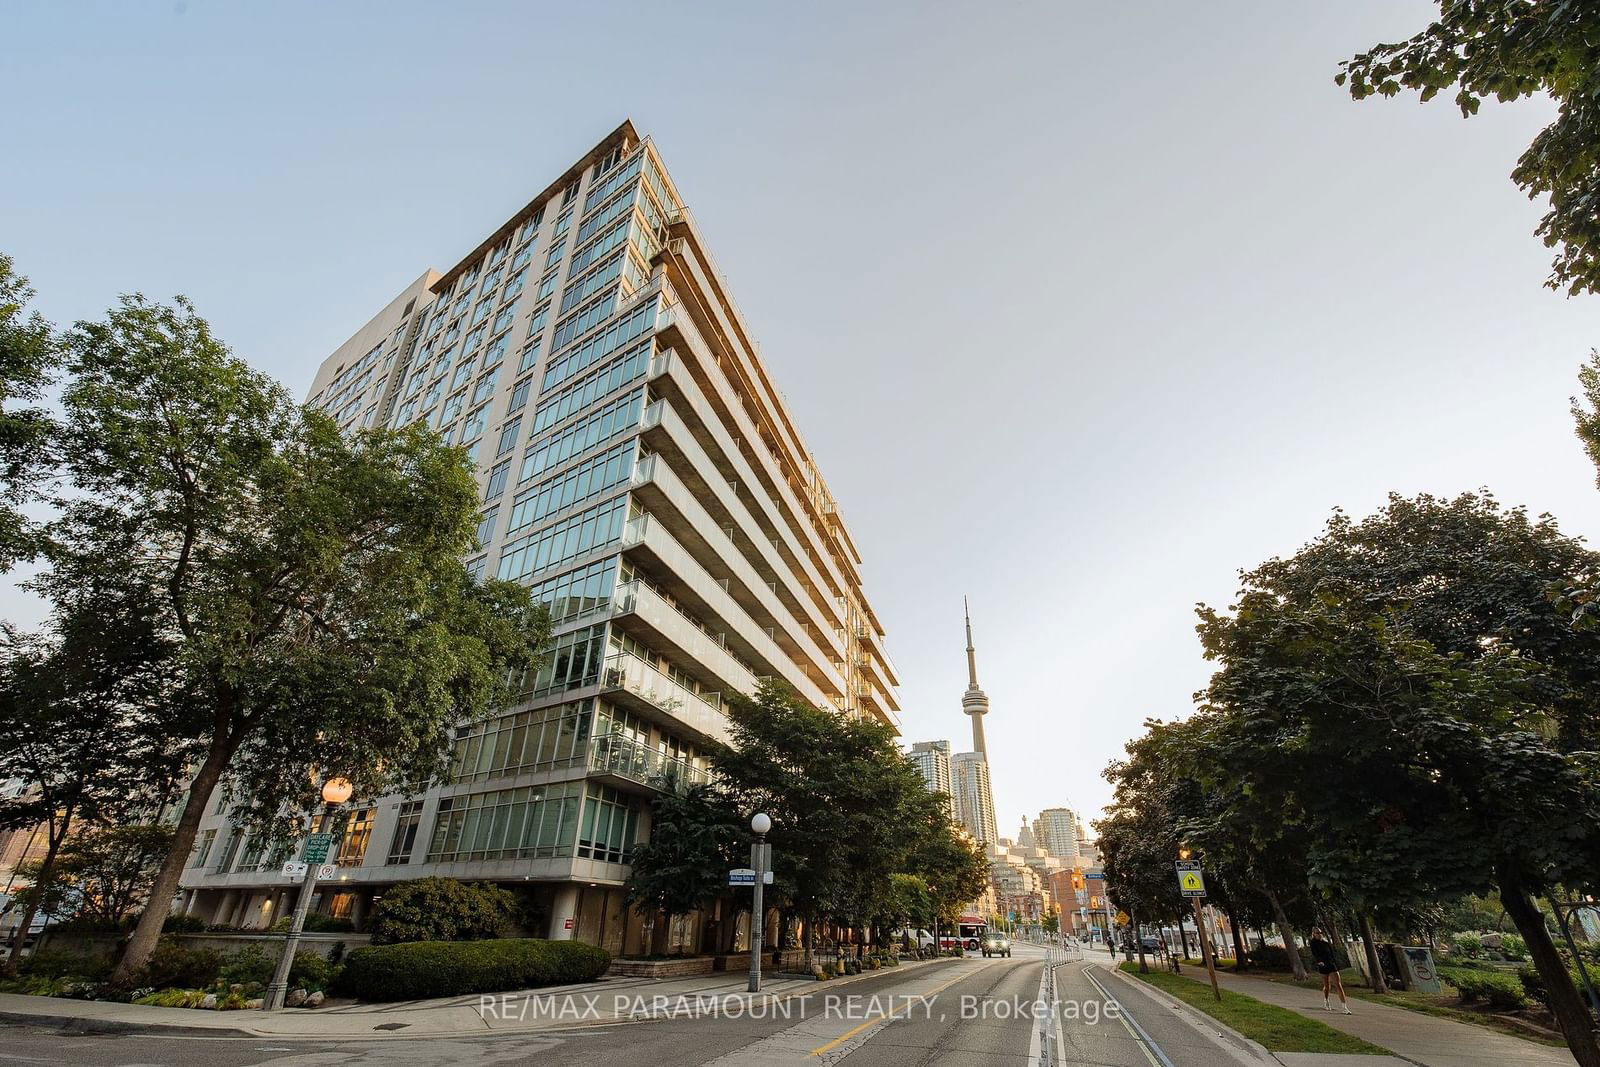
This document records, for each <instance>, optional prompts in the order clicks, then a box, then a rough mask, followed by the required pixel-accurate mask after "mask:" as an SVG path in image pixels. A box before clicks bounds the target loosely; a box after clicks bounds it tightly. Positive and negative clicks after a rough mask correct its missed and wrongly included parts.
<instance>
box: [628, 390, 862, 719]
mask: <svg viewBox="0 0 1600 1067" xmlns="http://www.w3.org/2000/svg"><path fill="white" fill-rule="evenodd" d="M685 384H686V385H687V384H688V383H685ZM683 406H684V401H683V400H679V401H670V400H668V399H666V398H662V399H659V400H657V401H655V403H653V404H651V405H650V406H649V407H648V408H646V409H645V413H644V417H643V419H642V420H641V422H642V427H643V430H644V442H645V444H646V445H647V446H648V447H649V448H651V449H654V450H655V452H656V455H654V456H652V457H650V458H649V459H648V460H647V461H645V462H647V463H649V464H651V466H650V467H649V469H648V470H647V469H646V467H645V464H644V463H641V465H640V474H639V475H638V476H637V477H636V478H635V481H634V484H635V485H636V486H639V487H640V488H643V489H645V490H646V492H645V493H642V494H640V499H641V502H643V503H644V504H645V505H646V506H647V507H650V508H651V510H653V511H656V512H657V513H658V515H659V517H660V518H661V520H662V521H663V522H666V523H668V524H669V525H670V526H672V528H673V532H674V533H682V534H683V535H684V536H685V537H687V538H688V540H689V541H690V542H691V544H693V545H695V546H696V547H699V544H700V543H701V542H704V544H705V545H706V546H708V547H709V549H710V551H711V552H712V553H714V554H715V555H716V556H717V558H718V559H719V560H720V561H721V563H722V565H723V566H725V567H728V568H731V569H732V570H733V572H734V574H735V576H737V577H738V579H739V581H740V582H741V583H742V584H743V585H745V586H746V587H748V588H749V589H750V591H751V593H753V594H754V595H755V596H756V597H757V598H758V599H759V600H760V604H759V606H757V605H753V604H751V605H747V610H748V611H749V612H750V615H751V617H752V618H756V619H760V618H762V614H763V613H765V614H766V615H767V616H769V617H770V618H771V620H772V621H773V622H774V623H775V624H776V626H777V627H778V629H780V630H784V631H788V632H790V633H792V634H793V635H794V636H793V638H792V639H791V640H790V641H789V644H792V645H794V646H795V647H796V649H798V648H801V647H804V646H805V645H809V646H810V647H807V648H805V653H804V654H805V655H806V656H808V657H810V658H811V659H812V660H813V661H815V662H816V663H818V664H827V663H828V662H829V661H831V660H832V659H834V658H836V656H834V655H825V654H824V653H823V648H822V647H821V643H820V642H819V640H818V635H824V636H823V637H822V640H823V641H826V640H828V639H830V638H831V637H832V636H833V634H834V632H835V631H834V629H833V627H832V626H831V625H830V624H829V623H827V622H826V621H825V616H824V615H823V614H822V613H821V612H819V611H818V610H817V605H816V602H815V601H813V600H812V598H811V596H810V595H809V594H808V593H807V592H806V591H805V586H804V583H802V582H799V581H796V578H795V573H794V571H793V570H792V569H791V568H790V566H789V565H788V563H786V562H785V561H784V556H783V553H782V550H781V548H780V546H779V543H778V542H777V541H774V540H772V539H770V538H768V537H767V536H766V533H765V531H764V530H763V529H762V528H761V527H760V526H758V525H757V524H756V522H755V520H754V518H753V517H752V516H751V514H750V512H749V510H748V509H747V508H746V506H745V503H744V501H743V500H742V499H741V498H740V496H739V494H738V492H737V491H736V490H735V489H734V488H733V486H732V485H731V484H730V483H729V482H727V481H726V480H724V479H723V478H722V476H721V473H720V471H719V470H718V468H717V467H716V465H715V464H714V463H713V462H712V461H711V459H710V457H709V456H708V455H707V454H706V452H705V449H704V447H703V446H702V444H701V442H700V440H699V438H698V437H696V436H695V434H694V432H693V431H692V429H691V428H690V426H689V420H688V419H686V418H685V417H684V416H683ZM663 461H664V468H663ZM652 483H653V487H655V488H659V490H660V493H661V499H659V500H658V499H655V498H654V497H653V496H651V495H650V493H649V490H650V489H651V488H652ZM663 504H664V505H665V506H664V507H663V506H662V505H663ZM748 599H749V598H748V597H741V600H745V601H747V600H748ZM829 606H830V608H831V606H832V605H831V604H830V605H829ZM786 647H788V645H786ZM835 651H836V650H835ZM827 682H828V684H830V685H831V686H833V687H834V688H835V689H836V690H837V688H838V687H839V686H840V685H841V684H842V679H838V678H830V679H827Z"/></svg>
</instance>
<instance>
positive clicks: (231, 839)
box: [217, 830, 243, 874]
mask: <svg viewBox="0 0 1600 1067" xmlns="http://www.w3.org/2000/svg"><path fill="white" fill-rule="evenodd" d="M242 836H243V835H241V834H240V833H239V831H238V830H229V831H228V839H227V841H226V843H224V844H223V846H222V855H221V856H220V857H218V859H217V873H219V874H220V873H222V872H224V871H226V870H228V869H229V868H231V867H232V866H233V858H234V857H235V856H236V855H238V854H239V842H240V840H241V839H242Z"/></svg>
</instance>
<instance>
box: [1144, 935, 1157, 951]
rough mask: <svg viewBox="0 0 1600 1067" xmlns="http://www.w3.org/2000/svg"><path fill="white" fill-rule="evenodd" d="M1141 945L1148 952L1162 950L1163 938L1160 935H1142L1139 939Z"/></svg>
mask: <svg viewBox="0 0 1600 1067" xmlns="http://www.w3.org/2000/svg"><path fill="white" fill-rule="evenodd" d="M1139 945H1140V947H1141V948H1143V949H1144V950H1145V951H1146V952H1160V951H1161V939H1160V938H1159V937H1141V938H1140V939H1139Z"/></svg>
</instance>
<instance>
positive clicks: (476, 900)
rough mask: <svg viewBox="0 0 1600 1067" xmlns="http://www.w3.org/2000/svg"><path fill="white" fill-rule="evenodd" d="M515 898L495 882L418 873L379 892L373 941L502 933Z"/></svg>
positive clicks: (478, 938) (383, 942)
mask: <svg viewBox="0 0 1600 1067" xmlns="http://www.w3.org/2000/svg"><path fill="white" fill-rule="evenodd" d="M517 906H518V905H517V898H516V896H515V895H513V894H512V893H511V892H509V891H508V890H505V889H501V888H500V887H498V886H493V885H488V884H486V883H481V882H458V881H456V880H455V879H454V878H418V879H417V880H415V881H412V882H401V883H400V884H399V885H396V886H394V887H392V888H390V889H388V890H386V891H385V892H384V894H383V898H382V899H381V900H379V901H378V902H377V904H376V905H375V906H374V907H373V909H372V930H371V932H372V943H373V944H374V945H389V944H394V943H396V942H400V941H483V940H487V939H489V938H495V937H503V936H505V933H506V931H507V930H508V929H509V928H510V926H511V921H512V917H513V916H514V915H515V914H516V911H517Z"/></svg>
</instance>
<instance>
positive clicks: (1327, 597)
mask: <svg viewBox="0 0 1600 1067" xmlns="http://www.w3.org/2000/svg"><path fill="white" fill-rule="evenodd" d="M1593 563H1594V559H1593V557H1592V555H1591V554H1590V553H1588V552H1587V550H1585V549H1583V548H1582V546H1581V545H1578V544H1577V543H1575V542H1572V541H1570V540H1569V539H1566V538H1563V537H1561V536H1560V534H1559V532H1558V531H1557V530H1556V528H1555V524H1554V522H1553V521H1552V520H1549V519H1547V518H1543V519H1540V520H1539V521H1538V522H1530V521H1529V520H1528V518H1527V516H1526V515H1525V514H1523V513H1522V512H1521V511H1520V510H1510V511H1502V510H1501V509H1500V508H1499V507H1498V506H1497V505H1496V504H1495V503H1494V502H1493V500H1492V499H1491V498H1488V497H1486V496H1478V495H1472V494H1468V495H1465V496H1462V497H1459V498H1457V499H1456V500H1453V501H1449V502H1445V501H1440V500H1436V499H1434V498H1431V497H1419V498H1416V499H1414V500H1403V499H1400V498H1391V500H1390V503H1389V506H1388V507H1387V508H1385V509H1384V510H1383V511H1382V512H1380V513H1378V514H1377V515H1374V516H1372V517H1371V518H1369V519H1366V520H1364V521H1362V522H1360V523H1356V522H1352V521H1351V520H1349V519H1347V518H1346V517H1344V516H1342V515H1336V516H1335V518H1334V519H1333V520H1331V521H1330V523H1329V525H1328V529H1327V531H1326V532H1325V534H1324V536H1323V537H1322V538H1319V539H1318V541H1317V542H1314V543H1313V544H1312V545H1309V546H1307V547H1306V549H1304V550H1302V551H1301V552H1300V553H1298V554H1297V555H1296V556H1295V557H1293V558H1292V559H1289V560H1274V561H1272V562H1270V563H1268V564H1265V565H1263V566H1262V567H1261V568H1258V569H1257V570H1256V571H1254V572H1251V573H1249V574H1247V575H1245V581H1244V585H1245V589H1244V592H1243V593H1242V594H1241V596H1240V599H1239V602H1238V603H1237V605H1236V606H1235V608H1234V610H1233V612H1232V614H1231V615H1228V616H1222V615H1218V614H1215V613H1203V615H1202V625H1201V631H1202V640H1203V642H1204V644H1205V646H1206V650H1207V654H1208V655H1209V656H1211V657H1212V658H1213V659H1215V660H1217V661H1218V663H1219V664H1220V669H1219V670H1218V672H1217V674H1216V675H1214V677H1213V680H1212V684H1211V687H1210V689H1209V690H1208V693H1207V698H1206V699H1207V705H1208V707H1209V708H1210V709H1211V710H1212V711H1214V712H1216V713H1217V714H1218V715H1219V716H1221V717H1222V719H1223V720H1224V721H1225V722H1226V723H1228V724H1229V728H1230V729H1233V730H1235V731H1236V732H1237V733H1238V735H1239V737H1240V738H1241V740H1240V744H1241V746H1243V747H1246V748H1251V747H1253V748H1254V749H1255V750H1257V751H1262V752H1266V751H1271V752H1274V753H1277V754H1278V755H1279V757H1280V758H1282V759H1286V760H1289V761H1291V763H1292V762H1295V761H1298V762H1299V764H1300V767H1301V777H1302V778H1303V780H1305V781H1306V782H1308V783H1309V782H1318V783H1328V786H1327V787H1326V788H1320V789H1311V788H1307V789H1303V790H1302V791H1301V792H1300V794H1299V798H1298V799H1299V802H1300V804H1301V807H1302V809H1303V810H1304V811H1305V812H1306V815H1307V829H1308V831H1309V837H1310V840H1311V844H1310V847H1309V849H1308V861H1309V871H1310V876H1311V879H1312V881H1313V884H1315V885H1319V886H1323V887H1326V888H1329V889H1334V890H1337V891H1338V892H1339V893H1341V894H1343V895H1344V896H1345V897H1346V898H1348V899H1350V900H1351V901H1352V902H1353V903H1355V904H1357V905H1365V906H1370V905H1372V904H1374V903H1376V902H1377V901H1378V900H1380V899H1388V900H1389V901H1390V902H1391V904H1395V903H1396V902H1398V904H1399V905H1401V906H1404V905H1406V904H1408V903H1411V902H1416V903H1424V902H1426V901H1427V900H1432V901H1438V900H1447V899H1451V898H1453V897H1456V896H1459V895H1461V894H1462V893H1469V892H1470V893H1483V892H1487V891H1489V890H1490V889H1491V888H1496V887H1497V888H1498V891H1499V895H1500V899H1501V902H1502V903H1503V904H1504V906H1505V908H1506V911H1507V913H1508V914H1509V915H1510V917H1511V919H1512V921H1513V922H1514V923H1515V924H1516V926H1517V929H1518V931H1519V933H1521V935H1522V936H1523V937H1524V939H1525V940H1526V941H1527V943H1528V949H1529V952H1530V955H1531V956H1532V957H1533V962H1534V964H1535V966H1536V967H1537V968H1538V970H1539V972H1540V974H1541V976H1542V977H1544V979H1545V981H1546V982H1547V984H1548V985H1549V987H1550V990H1551V1001H1552V1008H1553V1010H1554V1011H1555V1012H1556V1015H1557V1018H1558V1019H1559V1020H1560V1021H1561V1023H1562V1027H1563V1030H1564V1031H1565V1032H1566V1033H1567V1034H1568V1036H1569V1043H1570V1044H1571V1045H1572V1047H1573V1051H1574V1055H1575V1056H1577V1058H1578V1060H1579V1062H1580V1063H1584V1064H1586V1065H1588V1064H1593V1063H1600V1050H1597V1049H1596V1048H1595V1046H1594V1042H1593V1036H1592V1033H1591V1032H1590V1031H1589V1029H1588V1025H1589V1024H1588V1022H1587V1012H1586V1009H1585V1008H1584V1006H1583V1003H1582V1001H1581V1000H1580V999H1579V997H1578V994H1577V991H1576V989H1575V988H1574V987H1573V985H1572V983H1571V980H1570V978H1569V977H1568V976H1567V974H1566V971H1565V969H1564V967H1563V966H1562V963H1561V959H1560V956H1559V954H1558V953H1557V952H1556V950H1555V947H1554V945H1553V943H1552V942H1551V940H1550V936H1549V933H1548V931H1547V929H1546V926H1545V922H1544V918H1543V916H1542V915H1541V914H1540V912H1539V909H1538V907H1537V905H1536V903H1535V900H1534V898H1535V896H1536V895H1537V894H1539V893H1542V892H1546V891H1548V890H1550V889H1551V888H1553V887H1556V886H1558V885H1563V884H1566V885H1573V884H1583V883H1585V882H1586V881H1587V880H1588V879H1589V878H1590V877H1592V872H1593V870H1594V869H1595V865H1596V862H1597V859H1600V852H1597V851H1596V850H1597V848H1600V840H1597V834H1596V830H1595V827H1596V825H1597V823H1596V818H1595V816H1596V814H1600V811H1597V805H1600V790H1597V788H1596V785H1597V782H1596V774H1597V770H1596V767H1595V758H1594V755H1593V753H1594V751H1595V749H1594V747H1593V745H1592V741H1593V738H1594V731H1595V714H1594V705H1593V701H1594V699H1595V694H1594V691H1593V689H1594V687H1593V685H1592V684H1591V683H1590V681H1589V680H1590V679H1591V678H1592V677H1593V674H1592V672H1593V670H1594V666H1595V657H1594V651H1595V645H1594V640H1595V635H1594V634H1592V633H1587V632H1585V631H1582V630H1577V629H1574V628H1573V627H1571V626H1570V625H1568V623H1567V619H1566V618H1565V616H1564V615H1563V614H1562V612H1560V611H1559V610H1557V608H1556V607H1555V606H1554V605H1553V604H1551V603H1550V601H1549V599H1548V597H1547V596H1546V595H1545V590H1546V589H1547V588H1548V587H1549V586H1550V585H1551V584H1552V582H1556V581H1560V580H1562V579H1563V575H1566V576H1571V575H1574V574H1584V573H1592V571H1593ZM1251 739H1253V740H1251Z"/></svg>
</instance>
